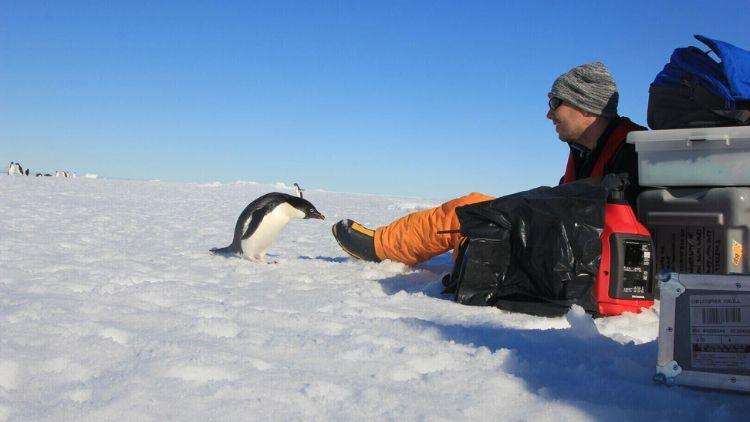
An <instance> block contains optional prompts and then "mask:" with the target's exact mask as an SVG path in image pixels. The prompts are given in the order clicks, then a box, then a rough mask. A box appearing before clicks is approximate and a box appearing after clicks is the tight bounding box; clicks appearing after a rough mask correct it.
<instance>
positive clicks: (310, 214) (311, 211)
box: [289, 196, 326, 220]
mask: <svg viewBox="0 0 750 422" xmlns="http://www.w3.org/2000/svg"><path fill="white" fill-rule="evenodd" d="M289 203H290V204H291V205H292V206H293V207H294V208H297V209H298V210H300V211H302V212H303V213H305V217H304V218H305V219H307V218H317V219H319V220H325V219H326V218H325V216H324V215H323V214H321V213H320V211H318V210H317V209H316V208H315V205H313V204H312V203H311V202H310V201H308V200H307V199H303V198H298V197H296V196H292V197H291V198H290V200H289Z"/></svg>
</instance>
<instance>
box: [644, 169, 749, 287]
mask: <svg viewBox="0 0 750 422" xmlns="http://www.w3.org/2000/svg"><path fill="white" fill-rule="evenodd" d="M748 165H750V164H748ZM638 220H639V221H640V222H641V223H643V224H644V225H645V226H646V227H647V228H648V230H649V232H651V236H652V238H653V240H654V262H655V269H656V271H657V273H658V272H663V271H673V272H679V273H697V274H728V273H746V272H750V258H748V253H747V252H748V247H749V246H748V245H749V244H750V238H749V237H750V188H747V187H725V188H718V187H717V188H670V189H654V190H648V191H644V192H643V193H641V194H640V196H639V197H638Z"/></svg>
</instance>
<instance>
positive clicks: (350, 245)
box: [331, 219, 380, 262]
mask: <svg viewBox="0 0 750 422" xmlns="http://www.w3.org/2000/svg"><path fill="white" fill-rule="evenodd" d="M331 230H332V231H333V237H334V238H335V239H336V242H338V243H339V246H341V249H343V250H344V252H346V253H348V254H349V255H351V256H353V257H355V258H357V259H361V260H364V261H372V262H380V258H378V256H377V255H376V254H375V231H374V230H371V229H368V228H367V227H365V226H363V225H361V224H359V223H357V222H356V221H352V220H348V219H347V220H341V221H339V222H338V223H336V224H334V225H333V227H332V229H331Z"/></svg>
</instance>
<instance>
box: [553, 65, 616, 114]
mask: <svg viewBox="0 0 750 422" xmlns="http://www.w3.org/2000/svg"><path fill="white" fill-rule="evenodd" d="M547 96H548V97H549V98H552V97H557V98H559V99H561V100H563V101H566V102H568V103H570V104H573V105H574V106H576V107H578V108H580V109H582V110H586V111H588V112H590V113H594V114H598V115H602V116H608V117H611V116H617V100H618V99H619V94H618V93H617V85H615V81H614V79H612V75H610V74H609V70H607V66H604V63H600V62H594V63H588V64H583V65H580V66H578V67H574V68H573V69H571V70H569V71H568V72H567V73H564V74H562V75H560V77H558V78H557V79H556V80H555V83H553V84H552V90H551V91H550V93H549V94H547Z"/></svg>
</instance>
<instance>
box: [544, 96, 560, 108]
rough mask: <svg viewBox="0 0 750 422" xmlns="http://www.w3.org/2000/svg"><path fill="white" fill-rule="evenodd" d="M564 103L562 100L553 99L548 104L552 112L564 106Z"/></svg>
mask: <svg viewBox="0 0 750 422" xmlns="http://www.w3.org/2000/svg"><path fill="white" fill-rule="evenodd" d="M562 103H563V100H561V99H559V98H557V97H552V98H550V99H549V102H548V103H547V104H549V109H550V110H557V107H560V105H562Z"/></svg>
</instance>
